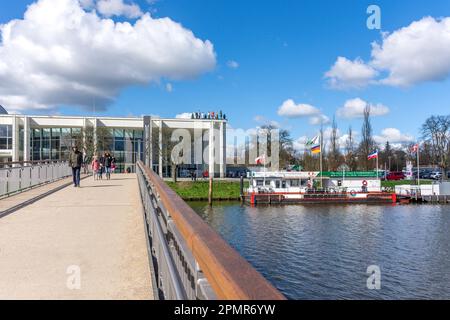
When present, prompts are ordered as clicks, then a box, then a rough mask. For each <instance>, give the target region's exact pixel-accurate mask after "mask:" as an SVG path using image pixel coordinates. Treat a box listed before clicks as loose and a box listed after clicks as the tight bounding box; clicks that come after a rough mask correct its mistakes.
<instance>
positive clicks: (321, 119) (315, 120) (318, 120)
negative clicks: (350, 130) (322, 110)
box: [309, 114, 330, 126]
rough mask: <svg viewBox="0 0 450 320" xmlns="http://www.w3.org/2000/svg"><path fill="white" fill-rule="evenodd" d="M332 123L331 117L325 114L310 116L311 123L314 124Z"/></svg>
mask: <svg viewBox="0 0 450 320" xmlns="http://www.w3.org/2000/svg"><path fill="white" fill-rule="evenodd" d="M328 123H330V118H329V117H327V116H326V115H324V114H319V115H317V116H313V117H311V118H309V124H311V125H313V126H318V125H323V124H328Z"/></svg>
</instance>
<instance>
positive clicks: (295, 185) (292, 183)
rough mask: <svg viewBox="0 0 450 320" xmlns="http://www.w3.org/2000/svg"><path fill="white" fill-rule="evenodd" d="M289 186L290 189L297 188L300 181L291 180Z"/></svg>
mask: <svg viewBox="0 0 450 320" xmlns="http://www.w3.org/2000/svg"><path fill="white" fill-rule="evenodd" d="M290 185H291V187H298V186H299V185H300V181H299V180H291V181H290Z"/></svg>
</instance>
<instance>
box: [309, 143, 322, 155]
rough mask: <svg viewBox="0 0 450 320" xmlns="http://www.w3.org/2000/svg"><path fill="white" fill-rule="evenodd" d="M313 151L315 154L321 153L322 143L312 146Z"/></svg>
mask: <svg viewBox="0 0 450 320" xmlns="http://www.w3.org/2000/svg"><path fill="white" fill-rule="evenodd" d="M311 152H312V153H313V154H316V153H321V152H322V150H321V148H320V144H319V145H317V146H314V147H312V148H311Z"/></svg>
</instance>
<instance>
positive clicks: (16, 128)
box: [12, 116, 20, 162]
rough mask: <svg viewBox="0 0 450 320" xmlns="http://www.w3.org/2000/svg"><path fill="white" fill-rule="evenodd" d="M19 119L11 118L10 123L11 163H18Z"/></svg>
mask: <svg viewBox="0 0 450 320" xmlns="http://www.w3.org/2000/svg"><path fill="white" fill-rule="evenodd" d="M18 120H19V119H18V118H17V116H14V117H13V123H12V144H13V145H12V161H13V162H18V161H19V146H20V141H19V140H20V136H19V121H18Z"/></svg>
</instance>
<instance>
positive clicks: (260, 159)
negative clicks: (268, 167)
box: [255, 155, 266, 164]
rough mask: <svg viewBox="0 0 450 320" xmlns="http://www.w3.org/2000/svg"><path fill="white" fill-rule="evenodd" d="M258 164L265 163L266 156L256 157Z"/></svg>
mask: <svg viewBox="0 0 450 320" xmlns="http://www.w3.org/2000/svg"><path fill="white" fill-rule="evenodd" d="M255 163H256V164H265V163H266V156H265V155H262V156H259V157H258V158H256V159H255Z"/></svg>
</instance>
